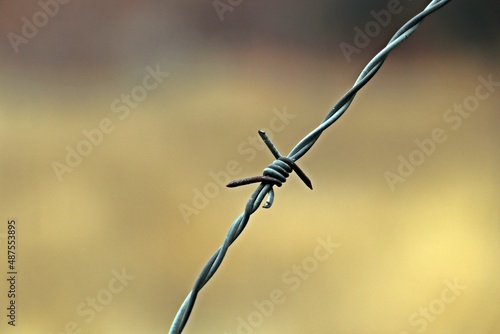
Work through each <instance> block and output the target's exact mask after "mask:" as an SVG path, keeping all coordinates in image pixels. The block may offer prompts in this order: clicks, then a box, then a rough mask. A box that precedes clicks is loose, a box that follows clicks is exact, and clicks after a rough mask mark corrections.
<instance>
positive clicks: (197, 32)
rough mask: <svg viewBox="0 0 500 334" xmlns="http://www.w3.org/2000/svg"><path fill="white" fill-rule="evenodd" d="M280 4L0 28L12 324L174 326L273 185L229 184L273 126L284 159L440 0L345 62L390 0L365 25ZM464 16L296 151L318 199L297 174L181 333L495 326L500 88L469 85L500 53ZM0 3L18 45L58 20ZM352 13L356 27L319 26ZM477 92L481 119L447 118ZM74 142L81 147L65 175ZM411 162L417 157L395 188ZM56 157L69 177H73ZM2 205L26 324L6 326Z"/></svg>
mask: <svg viewBox="0 0 500 334" xmlns="http://www.w3.org/2000/svg"><path fill="white" fill-rule="evenodd" d="M271 3H272V4H269V5H268V6H271V7H270V8H265V6H264V5H262V4H260V5H258V4H254V3H251V2H243V3H241V4H240V5H238V6H236V7H234V8H233V11H230V12H226V13H225V14H224V15H225V19H224V21H221V20H220V19H219V17H218V15H217V13H216V11H215V9H214V8H213V5H212V3H211V2H201V1H192V2H190V3H189V4H182V5H181V4H176V3H175V2H169V1H167V2H160V1H145V2H141V4H139V3H135V2H133V1H124V2H117V1H111V2H109V3H107V4H102V3H101V2H98V1H89V2H83V1H76V0H75V1H71V2H69V3H67V4H65V5H60V8H59V12H58V13H57V14H55V16H54V17H51V18H50V19H49V22H48V23H47V25H45V26H44V27H42V28H40V30H39V32H38V33H37V35H36V36H34V37H33V38H32V39H29V41H28V43H26V44H21V45H19V50H18V52H17V53H16V52H14V51H13V49H12V45H11V43H10V42H9V40H8V38H4V39H3V41H2V49H1V52H0V57H1V59H2V62H1V63H2V75H1V76H0V97H1V98H0V157H1V160H2V163H1V167H0V170H1V174H0V185H1V186H0V254H3V255H2V256H1V257H0V267H1V268H2V270H1V272H0V277H1V278H2V282H4V283H3V284H1V285H0V286H1V287H2V288H1V291H0V309H1V310H2V311H1V313H0V319H2V320H1V322H0V331H1V332H2V333H23V334H24V333H29V334H49V333H53V334H55V333H58V334H59V333H78V330H80V331H81V333H122V334H129V333H155V334H156V333H158V334H159V333H167V332H168V329H169V327H170V325H171V322H172V320H173V318H174V316H175V314H176V312H177V310H178V308H179V307H180V305H181V304H182V302H183V300H184V298H185V297H186V296H187V294H188V293H189V291H190V289H191V288H192V286H193V284H194V282H195V280H196V278H197V276H198V274H199V272H200V270H201V269H202V267H203V266H204V265H205V263H206V261H207V260H208V259H209V258H210V257H211V256H212V254H213V253H214V252H215V251H216V250H217V248H218V247H219V246H220V245H221V244H222V242H223V241H224V238H225V236H226V233H227V231H228V230H229V228H230V226H231V224H232V222H233V221H234V220H235V219H236V218H237V217H238V215H239V214H240V213H241V212H242V211H243V209H244V207H245V205H246V202H247V200H248V198H249V196H250V195H251V194H252V192H253V191H254V189H255V188H256V185H250V186H245V187H241V188H235V189H229V188H225V187H223V186H222V184H223V183H225V182H226V181H227V180H229V178H230V179H239V178H244V177H249V176H254V175H260V174H261V173H262V170H263V169H264V168H265V167H266V166H267V165H268V164H270V163H271V162H272V161H273V159H274V158H273V156H272V155H271V153H270V152H269V151H268V150H267V149H266V148H264V147H263V145H262V144H261V142H260V139H258V136H257V131H258V130H259V129H262V128H268V129H270V130H271V131H272V139H273V143H274V144H275V145H276V147H277V148H278V149H279V150H280V152H281V153H282V154H284V155H286V154H288V152H290V150H291V149H292V148H293V147H294V146H295V144H296V143H297V142H298V141H299V140H301V139H302V138H303V137H304V136H305V135H307V134H308V133H309V132H310V131H311V130H313V129H314V128H315V127H316V126H317V125H318V124H319V123H320V122H321V120H322V119H323V117H324V116H325V115H326V114H327V112H328V111H329V109H330V108H331V107H332V106H333V104H334V103H335V102H336V101H337V100H338V99H339V98H340V97H341V96H342V95H343V94H344V93H345V92H346V91H347V90H348V89H349V88H350V87H351V86H352V84H353V83H354V81H355V80H356V77H357V76H358V75H359V73H360V71H361V70H362V68H363V66H364V65H365V64H366V63H367V62H368V61H369V60H370V59H371V57H373V56H374V55H375V54H376V53H377V52H378V51H379V50H380V48H381V47H382V46H383V45H384V43H386V42H387V41H388V39H389V38H390V37H391V36H392V34H393V33H394V32H395V31H396V30H397V29H398V28H399V27H400V26H401V25H402V24H403V23H404V22H405V21H407V20H408V19H410V18H411V17H412V16H413V15H415V14H416V13H418V11H419V10H421V9H422V6H423V4H422V3H420V4H412V5H411V7H410V4H409V3H408V4H406V2H405V3H404V10H403V12H402V13H401V14H398V16H397V17H394V18H393V21H392V22H391V24H390V25H389V26H387V27H384V28H382V29H381V32H380V34H379V35H377V36H375V37H373V38H371V43H370V45H369V46H368V47H366V48H361V49H360V52H359V53H357V54H353V55H352V59H351V61H350V62H348V61H347V60H346V58H345V56H344V55H343V54H342V52H341V50H340V49H339V44H340V43H341V42H347V43H350V44H352V43H353V37H354V33H355V32H354V30H353V29H352V28H353V27H354V26H355V25H359V26H360V27H363V26H364V24H365V23H366V22H368V21H370V20H373V18H371V17H370V15H369V12H370V10H371V9H373V10H380V9H383V8H384V6H386V5H387V3H386V2H377V3H376V4H375V3H374V4H373V5H371V6H372V7H369V8H367V9H363V11H361V12H362V13H364V14H367V15H365V16H360V17H359V18H357V19H354V18H348V17H349V16H350V13H351V11H353V10H355V9H353V8H340V7H339V8H338V9H337V10H335V11H329V12H328V15H331V19H325V17H326V16H327V15H326V14H325V13H322V12H321V10H319V9H318V8H321V7H314V8H316V10H317V11H313V9H311V8H312V7H306V8H305V9H304V8H303V7H302V6H303V5H301V4H300V3H299V2H291V3H290V4H288V3H280V2H271ZM321 3H324V2H320V1H315V2H314V4H315V6H319V4H321ZM335 3H341V2H340V1H338V2H335ZM407 5H408V6H407ZM460 6H461V4H460V3H452V4H450V5H447V6H445V7H444V8H442V9H441V10H440V11H438V12H437V13H435V14H433V15H431V16H430V17H429V18H427V19H426V21H424V22H423V24H422V26H421V27H420V29H419V30H417V32H416V33H415V34H414V35H412V36H411V37H410V38H409V39H408V40H406V41H405V42H404V43H403V44H402V45H401V46H399V47H398V48H397V49H396V50H394V52H393V53H392V54H391V55H390V56H389V58H388V59H387V61H386V63H385V64H384V65H383V67H382V68H381V70H380V71H379V72H378V73H377V75H376V76H375V77H374V78H373V79H372V80H371V81H370V82H369V83H368V84H367V85H366V86H365V87H364V88H363V89H362V90H361V91H360V92H359V93H358V95H357V96H356V99H355V100H354V102H353V104H352V105H351V107H350V108H349V109H348V110H347V112H346V113H345V115H344V116H342V117H341V118H340V120H339V121H338V122H337V123H335V124H334V125H332V126H331V127H330V128H329V129H327V130H326V131H325V132H324V133H323V134H322V136H321V137H320V139H319V140H318V141H317V143H316V144H315V145H314V147H313V148H312V149H311V150H310V151H309V152H308V153H307V154H306V155H305V156H304V157H302V158H301V159H300V160H299V161H298V162H297V164H298V165H299V166H300V167H301V169H302V170H303V171H304V172H305V173H306V174H307V175H308V176H309V178H310V179H311V181H312V183H313V187H314V190H312V191H311V190H309V189H308V188H307V187H306V186H305V185H304V184H303V183H302V182H301V181H300V179H299V178H298V177H297V175H296V174H295V173H292V174H291V175H290V177H289V179H288V181H287V182H286V183H285V184H284V185H283V186H282V187H281V188H278V187H275V195H276V196H275V202H274V205H273V206H272V208H270V209H268V210H266V209H262V208H261V209H259V210H258V211H257V212H256V213H255V214H254V215H252V217H251V219H250V222H249V223H248V225H247V227H246V229H245V230H244V231H243V233H242V234H241V235H240V237H239V238H238V239H237V240H236V241H235V242H234V244H233V245H232V246H231V248H230V249H229V251H228V253H227V255H226V258H225V259H224V261H223V263H222V265H221V267H220V268H219V270H218V271H217V273H216V274H215V275H214V276H213V278H212V279H211V281H210V282H209V283H207V285H206V286H205V287H204V288H203V289H202V291H201V292H200V294H199V295H198V299H197V301H196V304H195V307H194V310H193V313H192V314H191V317H190V319H189V322H188V324H187V326H186V329H185V331H184V333H228V334H233V333H346V334H348V333H349V334H350V333H359V334H361V333H393V334H405V333H408V334H415V333H428V334H431V333H454V334H460V333H463V334H469V333H485V334H494V333H499V332H500V323H499V315H500V306H499V302H498V301H499V300H500V282H499V277H500V259H499V254H500V247H499V244H500V227H499V223H500V209H499V199H500V197H499V192H498V190H499V186H500V178H499V170H500V155H499V148H500V144H499V143H500V141H499V134H498V133H499V132H498V124H499V121H500V116H499V109H498V108H499V101H500V87H496V88H494V90H493V92H490V94H489V96H488V97H485V98H484V99H483V100H478V99H475V98H474V96H475V94H477V91H478V89H479V91H480V93H481V94H483V95H484V94H486V92H487V89H485V88H477V87H478V86H481V85H482V83H481V82H482V81H481V79H479V78H483V79H484V80H487V79H488V77H489V76H491V77H492V79H493V80H494V81H495V82H499V81H500V72H499V67H498V55H499V53H498V45H497V44H495V45H496V46H492V47H491V48H484V49H483V48H482V46H476V47H474V46H471V44H467V43H466V42H461V40H460V38H465V37H464V35H463V34H462V35H461V34H460V32H456V31H453V30H446V28H445V23H443V22H442V21H444V22H446V20H445V18H446V17H447V16H453V15H456V13H457V12H460V11H463V10H465V9H463V8H462V9H461V8H460ZM284 7H287V9H286V10H285V9H284ZM280 8H282V9H281V10H280ZM0 9H1V11H0V21H2V22H3V23H2V27H1V29H2V35H3V36H7V34H8V33H9V32H15V33H17V34H19V33H20V30H21V27H22V24H23V23H22V21H21V18H22V17H23V16H25V17H28V18H31V17H32V16H33V14H34V13H36V12H37V11H39V10H40V8H39V5H38V4H37V2H35V1H32V2H30V1H27V2H26V4H23V5H21V4H17V3H13V4H6V3H2V4H1V5H0ZM299 9H300V10H299ZM301 11H302V12H303V13H301ZM313 14H314V15H316V16H314V15H313ZM320 14H321V15H320ZM292 15H295V16H294V20H295V21H294V22H298V24H300V25H299V26H298V27H296V28H294V29H295V30H294V29H292V28H290V26H289V25H287V24H290V22H288V21H287V20H289V19H290V17H291V16H292ZM485 15H486V14H485ZM7 17H8V19H7ZM266 17H267V20H268V21H265V22H273V25H269V26H266V27H267V28H263V25H262V24H261V22H263V21H259V20H265V19H266ZM343 17H345V20H348V22H349V23H348V25H349V24H350V25H351V26H348V28H346V29H339V31H337V32H336V33H335V34H333V35H331V36H330V33H325V31H327V30H321V29H326V28H328V31H334V30H335V27H336V25H337V23H336V22H337V21H342V20H343ZM321 18H323V20H322V19H321ZM488 19H489V18H488V17H485V18H484V20H485V21H487V20H488ZM312 22H314V24H317V25H319V24H321V27H323V28H316V29H317V30H314V31H312V30H308V29H312V28H311V26H310V25H311V24H312ZM478 22H479V21H478ZM478 24H479V23H478ZM284 26H287V27H289V28H287V29H289V30H287V29H285V28H283V27H284ZM463 28H464V29H466V28H465V27H463ZM266 29H267V30H266ZM297 31H302V32H303V35H300V34H298V33H297ZM318 31H323V33H324V35H323V34H319V32H318ZM297 34H298V35H297ZM452 35H454V38H455V39H456V40H454V41H450V40H449V39H448V38H449V36H452ZM293 36H299V37H297V40H294V38H292V37H293ZM318 36H319V37H318ZM287 38H288V39H287ZM283 39H285V40H283ZM461 43H463V45H462V44H461ZM495 48H496V49H495ZM148 68H149V70H148ZM156 68H159V69H160V70H161V71H162V72H165V73H168V76H165V77H164V78H162V80H160V81H158V85H155V87H154V88H153V86H150V87H151V89H147V90H144V91H146V93H147V96H144V98H143V99H142V100H141V101H137V100H136V101H135V102H136V104H137V105H136V106H135V107H131V106H130V105H129V107H126V106H127V104H126V103H125V102H123V96H124V94H127V95H132V93H134V92H135V94H139V93H140V92H141V88H137V87H144V78H145V77H146V76H148V75H150V70H151V69H156ZM153 83H154V80H151V79H147V84H149V85H152V84H153ZM132 98H133V97H132ZM116 100H118V101H119V102H115V101H116ZM471 101H472V102H473V101H479V104H478V105H477V106H475V107H474V108H473V109H474V110H473V111H471V112H470V113H468V114H465V113H464V114H462V115H460V114H459V113H458V112H456V111H453V110H457V109H456V108H458V107H457V106H458V105H462V104H464V103H472V102H471ZM113 103H115V107H113ZM117 107H121V108H122V109H121V110H122V111H120V112H116V111H117V109H116V108H117ZM454 108H455V109H454ZM125 110H127V114H126V116H124V115H125ZM283 115H288V116H286V117H285V116H283ZM463 115H466V116H463ZM120 116H122V118H120ZM280 117H281V118H280ZM452 117H454V118H452ZM102 122H104V124H105V126H104V128H105V129H107V133H105V132H103V128H102V127H101V128H100V126H101V125H102V124H103V123H102ZM97 129H99V130H97ZM436 129H440V130H437V131H440V133H441V134H442V135H441V136H440V138H441V139H442V138H445V139H443V140H441V142H436V141H434V140H433V139H431V138H433V137H432V133H433V131H436ZM85 133H87V134H88V133H93V134H94V135H95V137H93V138H94V140H95V143H94V144H91V145H90V146H89V144H85V142H87V143H89V142H90V141H89V139H88V138H87V137H86V135H85ZM97 133H100V134H101V136H100V135H98V134H97ZM431 141H432V144H431ZM416 142H419V143H422V142H423V143H426V145H427V146H426V147H427V148H428V149H429V151H428V152H427V154H426V153H425V152H424V153H418V152H422V148H419V146H418V144H417V143H416ZM78 149H80V150H83V152H85V154H86V156H85V155H82V154H80V155H79V158H80V160H78V158H73V159H76V160H74V161H73V163H74V166H73V167H71V166H69V165H68V162H67V159H68V157H67V155H68V152H69V151H68V150H75V151H78ZM85 150H86V151H85ZM70 159H71V158H70ZM401 159H403V160H405V161H417V163H416V166H413V167H412V168H413V170H412V171H410V172H408V175H406V176H404V177H402V178H401V179H398V181H397V182H396V181H394V183H390V182H388V180H387V175H388V174H387V173H388V172H390V173H393V174H392V175H397V174H398V168H399V169H401V168H404V167H400V164H401V161H402V160H401ZM412 159H413V160H412ZM56 165H57V166H59V167H60V166H62V165H64V166H66V167H65V168H67V169H64V172H63V173H59V177H58V173H57V172H56V171H55V169H54V168H55V167H54V166H56ZM228 166H229V167H228ZM406 168H408V167H406ZM401 170H402V169H401ZM214 178H215V179H214ZM399 181H401V182H399ZM391 184H392V186H391ZM200 194H202V195H200ZM8 219H16V222H17V241H18V244H17V245H18V250H17V262H16V263H17V270H18V276H17V293H18V294H17V298H16V303H17V306H18V308H17V324H16V327H12V326H8V325H7V319H6V307H7V303H8V301H9V299H8V298H7V286H6V285H5V282H6V281H5V279H6V272H7V267H6V266H7V259H6V256H5V255H6V247H7V246H6V242H7V221H8ZM329 242H330V245H332V244H333V245H335V247H333V246H332V247H331V248H328V247H327V246H325V245H328V243H329Z"/></svg>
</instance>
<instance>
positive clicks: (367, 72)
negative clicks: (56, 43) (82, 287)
mask: <svg viewBox="0 0 500 334" xmlns="http://www.w3.org/2000/svg"><path fill="white" fill-rule="evenodd" d="M450 1H451V0H433V1H431V2H430V3H429V5H427V7H426V8H425V9H424V10H423V11H422V12H420V13H419V14H418V15H416V16H415V17H414V18H412V19H411V20H410V21H408V22H407V23H406V24H405V25H404V26H403V27H401V28H400V29H399V30H398V31H397V32H396V34H394V36H393V37H392V38H391V39H390V41H389V43H388V44H387V46H386V47H385V48H384V49H382V51H380V52H379V53H378V54H377V55H376V56H375V57H374V58H373V59H372V60H371V61H370V62H369V63H368V65H366V67H365V68H364V69H363V71H362V72H361V74H360V75H359V77H358V79H357V80H356V82H355V83H354V86H353V87H352V88H351V89H350V90H349V91H348V92H347V93H346V94H345V95H344V96H343V97H342V98H341V99H340V100H339V101H338V102H337V103H336V104H335V105H334V106H333V108H332V109H331V110H330V112H328V114H327V115H326V117H325V118H324V119H323V121H322V122H321V123H320V125H319V126H318V127H317V128H316V129H314V130H313V131H311V132H310V133H309V134H308V135H307V136H305V137H304V138H303V139H302V140H301V141H300V142H299V143H298V144H297V145H296V146H295V147H294V148H293V149H292V150H291V152H290V153H289V154H288V156H287V157H283V156H281V154H280V153H279V152H278V150H277V149H276V148H275V147H274V145H273V144H272V143H271V141H270V140H269V138H267V139H266V138H264V137H263V136H262V133H261V131H259V134H260V135H261V137H262V139H263V140H264V142H265V143H266V145H267V146H268V147H269V149H270V151H271V153H272V154H273V155H274V157H275V158H276V159H277V160H275V161H274V162H273V163H272V164H271V165H269V166H268V168H266V169H265V170H264V175H263V176H258V177H254V178H249V179H244V180H240V181H233V182H240V183H241V182H246V183H241V185H242V184H247V183H252V182H248V181H249V180H256V179H258V180H257V181H255V182H261V183H260V184H259V186H258V187H257V189H256V190H255V192H254V193H253V194H252V196H250V199H249V200H248V202H247V205H246V207H245V211H244V212H243V213H242V214H240V215H239V216H238V218H236V220H235V221H234V222H233V224H232V226H231V228H230V229H229V232H228V234H227V235H226V238H225V240H224V243H223V244H222V246H221V247H220V248H219V249H218V250H217V251H216V252H215V253H214V254H213V255H212V257H211V258H210V260H208V262H207V263H206V265H205V267H203V269H202V271H201V273H200V275H199V277H198V279H197V280H196V282H195V284H194V287H193V289H192V290H191V292H190V293H189V294H188V296H187V297H186V299H185V300H184V302H183V303H182V305H181V307H180V309H179V311H178V312H177V315H176V316H175V318H174V321H173V323H172V326H171V328H170V334H178V333H181V332H182V330H183V329H184V327H185V326H186V323H187V320H188V318H189V316H190V314H191V311H192V310H193V306H194V303H195V301H196V297H197V296H198V293H199V291H200V290H201V289H202V288H203V287H204V286H205V284H206V283H207V282H208V281H209V280H210V278H212V276H213V275H214V274H215V272H216V271H217V269H218V268H219V266H220V264H221V263H222V260H223V259H224V256H225V255H226V252H227V250H228V249H229V247H230V246H231V244H232V243H233V242H234V240H236V238H238V236H239V235H240V234H241V232H242V231H243V229H244V228H245V227H246V225H247V223H248V220H249V219H250V215H252V214H253V213H254V212H255V211H256V210H257V209H258V208H259V206H260V204H261V203H262V201H263V199H264V197H265V196H266V195H268V194H269V199H268V202H267V203H266V205H265V206H264V207H270V206H271V204H272V201H273V199H274V190H273V186H274V185H277V186H281V184H282V183H283V182H285V180H286V177H287V176H288V174H289V173H290V172H291V171H292V170H293V171H295V172H296V173H297V174H298V175H299V177H301V179H303V176H305V175H304V173H302V172H301V171H300V169H298V167H296V165H295V162H296V161H297V160H299V159H300V158H301V157H302V156H303V155H304V154H306V153H307V151H309V149H310V148H311V147H312V146H313V145H314V143H315V142H316V140H318V138H319V136H320V135H321V134H322V133H323V131H325V130H326V129H327V128H328V127H330V126H331V125H332V124H333V123H335V121H337V120H338V119H339V118H340V117H341V116H342V115H343V114H344V112H345V111H346V110H347V108H348V107H349V106H350V105H351V103H352V101H353V100H354V97H355V96H356V94H357V92H358V91H359V90H360V89H361V88H363V86H364V85H365V84H366V83H367V82H368V81H370V79H371V78H372V77H373V76H374V75H375V73H377V71H378V70H379V69H380V67H381V66H382V64H383V63H384V61H385V60H386V58H387V56H388V55H389V53H390V52H391V51H392V50H393V49H394V48H395V47H396V46H398V45H399V44H400V43H401V42H403V41H404V40H405V39H407V38H408V37H409V36H410V35H411V34H412V33H413V32H415V30H417V29H418V27H419V26H420V24H421V23H422V21H423V19H424V18H425V17H427V16H428V15H429V14H431V13H433V12H434V11H436V10H438V9H439V8H441V7H442V6H444V5H446V4H447V3H448V2H450ZM266 137H267V136H266ZM277 166H280V168H281V169H278V170H279V172H278V171H277ZM293 166H295V167H293ZM268 169H271V170H272V171H273V172H276V174H274V173H273V172H271V173H270V172H269V171H268V172H266V170H268ZM298 171H300V172H298ZM299 173H302V176H301V174H299ZM278 175H279V177H284V180H282V179H281V178H278V177H277V176H278ZM306 178H307V177H306ZM303 180H304V179H303ZM307 180H308V179H307ZM304 182H305V181H304ZM306 184H307V182H306ZM235 186H238V184H236V185H235ZM308 186H309V185H308ZM310 188H311V189H312V186H311V187H310Z"/></svg>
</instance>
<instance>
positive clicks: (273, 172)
mask: <svg viewBox="0 0 500 334" xmlns="http://www.w3.org/2000/svg"><path fill="white" fill-rule="evenodd" d="M259 135H260V137H261V138H262V140H263V141H264V143H265V144H266V145H267V147H268V148H269V150H270V151H271V153H272V154H273V155H274V157H275V158H276V160H274V161H273V162H272V163H271V164H270V165H269V166H267V167H266V168H265V169H264V170H263V171H262V175H259V176H252V177H248V178H245V179H241V180H235V181H231V182H229V183H228V184H227V187H229V188H234V187H239V186H243V185H246V184H251V183H259V182H262V183H267V184H271V185H272V186H278V187H281V186H282V185H283V183H285V182H286V179H287V177H288V176H289V175H290V173H291V172H292V171H294V172H295V173H297V175H298V176H299V177H300V179H301V180H302V181H303V182H304V183H305V184H306V186H308V187H309V188H310V189H312V183H311V180H309V178H308V177H307V176H306V174H304V172H303V171H302V170H301V169H300V168H299V166H297V164H296V163H295V162H294V161H293V160H292V159H290V158H288V157H284V156H282V155H281V153H280V152H279V151H278V149H277V148H276V147H275V146H274V144H273V143H272V142H271V139H269V137H268V136H267V134H266V133H265V132H264V131H262V130H259ZM273 201H274V190H273V188H271V189H270V190H269V197H268V199H267V202H266V204H264V206H263V207H264V208H266V209H268V208H270V207H271V205H272V204H273Z"/></svg>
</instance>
